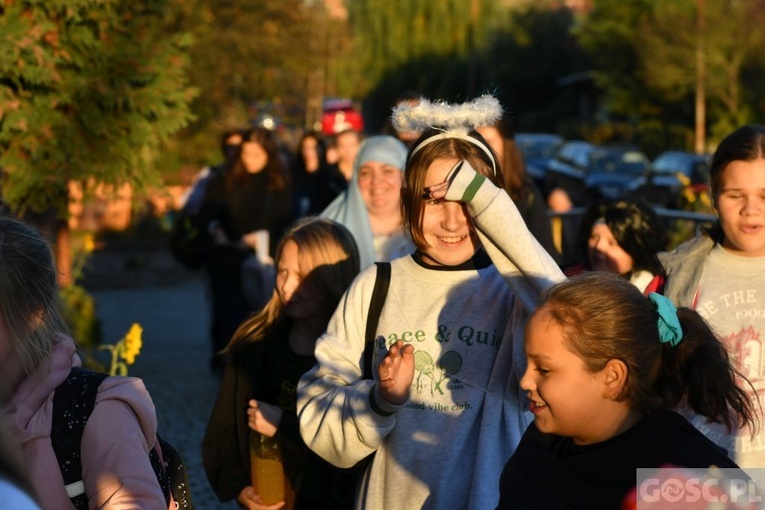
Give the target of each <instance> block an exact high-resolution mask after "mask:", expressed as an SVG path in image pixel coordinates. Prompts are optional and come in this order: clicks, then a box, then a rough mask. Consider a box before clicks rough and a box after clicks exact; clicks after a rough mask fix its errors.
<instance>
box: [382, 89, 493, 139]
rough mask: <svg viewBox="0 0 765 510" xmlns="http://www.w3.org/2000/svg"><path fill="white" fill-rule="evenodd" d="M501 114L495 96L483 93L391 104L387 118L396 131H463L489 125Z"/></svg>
mask: <svg viewBox="0 0 765 510" xmlns="http://www.w3.org/2000/svg"><path fill="white" fill-rule="evenodd" d="M500 117H502V105H500V104H499V101H498V100H497V98H495V97H494V96H492V95H490V94H484V95H483V96H481V97H478V98H476V99H474V100H472V101H470V102H467V103H462V104H449V103H447V102H444V101H436V102H431V101H429V100H427V99H425V98H424V97H423V98H421V99H420V102H419V103H418V104H416V105H414V106H412V105H411V104H408V103H402V104H400V105H398V106H396V107H394V108H393V113H392V115H391V122H392V123H393V127H394V128H395V130H396V131H397V132H399V133H411V132H422V131H424V130H426V129H428V128H440V129H444V130H446V131H463V132H464V133H467V132H468V131H470V130H471V129H475V128H476V127H478V126H489V125H491V124H494V122H495V121H496V120H497V119H499V118H500Z"/></svg>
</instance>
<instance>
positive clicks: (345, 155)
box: [337, 131, 361, 165]
mask: <svg viewBox="0 0 765 510" xmlns="http://www.w3.org/2000/svg"><path fill="white" fill-rule="evenodd" d="M360 145H361V142H360V141H359V135H358V134H357V133H355V132H353V131H350V132H348V133H344V134H342V135H339V136H338V137H337V159H338V162H339V163H344V164H346V165H352V164H353V160H354V159H356V154H357V153H358V152H359V146H360Z"/></svg>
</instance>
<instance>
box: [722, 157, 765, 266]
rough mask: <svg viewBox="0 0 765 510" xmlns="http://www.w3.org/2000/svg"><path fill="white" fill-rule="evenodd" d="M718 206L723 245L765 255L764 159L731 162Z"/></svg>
mask: <svg viewBox="0 0 765 510" xmlns="http://www.w3.org/2000/svg"><path fill="white" fill-rule="evenodd" d="M716 206H717V213H718V215H719V218H720V226H721V227H722V230H723V232H724V234H725V240H724V241H723V244H722V245H723V247H724V248H725V249H726V250H728V251H729V252H732V253H735V254H736V255H740V256H743V257H765V159H762V158H760V159H755V160H753V161H733V162H732V163H730V164H728V166H727V167H725V170H723V175H722V179H721V186H720V191H719V194H718V196H717V204H716Z"/></svg>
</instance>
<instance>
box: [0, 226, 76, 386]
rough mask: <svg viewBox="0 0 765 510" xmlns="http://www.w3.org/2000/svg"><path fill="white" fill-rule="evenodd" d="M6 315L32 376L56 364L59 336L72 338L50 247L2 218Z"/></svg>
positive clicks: (0, 291) (2, 309)
mask: <svg viewBox="0 0 765 510" xmlns="http://www.w3.org/2000/svg"><path fill="white" fill-rule="evenodd" d="M0 315H2V317H3V318H4V319H5V321H6V324H8V329H9V330H10V334H11V341H12V342H13V344H14V347H15V348H16V351H17V352H18V354H19V358H20V360H21V365H22V367H23V369H24V372H25V373H26V374H27V375H30V374H32V372H34V371H35V370H36V369H37V368H38V367H39V366H41V365H42V364H43V363H45V362H46V361H47V360H48V359H49V358H50V355H51V349H52V343H53V337H54V336H55V333H58V332H64V333H66V332H68V327H67V326H66V322H65V321H64V318H63V315H62V304H61V299H60V297H59V293H58V280H57V271H56V265H55V262H54V258H53V252H52V251H51V248H50V245H49V244H48V242H47V241H46V240H45V239H44V238H43V236H42V234H40V233H39V232H38V231H37V230H35V229H34V228H32V227H30V226H28V225H26V224H25V223H22V222H21V221H18V220H15V219H12V218H9V217H7V216H0Z"/></svg>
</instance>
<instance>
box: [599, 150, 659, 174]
mask: <svg viewBox="0 0 765 510" xmlns="http://www.w3.org/2000/svg"><path fill="white" fill-rule="evenodd" d="M590 160H591V167H590V173H609V174H610V173H618V174H632V175H640V174H643V173H644V172H645V171H646V169H647V168H648V158H647V157H646V156H645V155H644V154H643V153H641V152H638V151H595V152H593V153H592V155H591V156H590Z"/></svg>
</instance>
